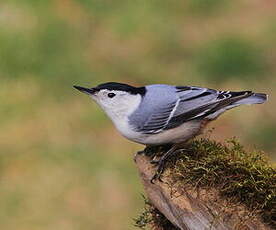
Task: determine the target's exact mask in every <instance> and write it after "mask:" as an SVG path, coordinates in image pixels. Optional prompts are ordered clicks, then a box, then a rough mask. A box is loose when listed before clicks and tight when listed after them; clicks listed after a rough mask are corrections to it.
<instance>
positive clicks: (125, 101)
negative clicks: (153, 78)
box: [74, 82, 146, 120]
mask: <svg viewBox="0 0 276 230" xmlns="http://www.w3.org/2000/svg"><path fill="white" fill-rule="evenodd" d="M74 87H75V88H76V89H78V90H79V91H81V92H83V93H86V94H88V95H89V96H90V97H91V98H92V99H93V100H95V101H96V102H97V103H98V104H99V105H100V106H101V107H102V109H103V110H104V111H105V112H106V113H107V115H108V116H109V117H110V118H111V119H112V120H113V119H116V118H119V117H125V116H128V115H130V114H131V113H132V112H134V111H135V110H136V109H137V108H138V106H139V104H140V102H141V100H142V97H143V96H144V95H145V93H146V89H145V87H139V88H137V87H133V86H130V85H127V84H122V83H116V82H108V83H104V84H100V85H98V86H96V87H93V88H84V87H81V86H74Z"/></svg>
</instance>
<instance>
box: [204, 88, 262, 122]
mask: <svg viewBox="0 0 276 230" xmlns="http://www.w3.org/2000/svg"><path fill="white" fill-rule="evenodd" d="M229 94H230V95H231V97H230V98H229V99H226V101H225V103H222V104H221V105H220V104H219V105H218V106H217V108H214V109H213V111H212V110H211V111H209V115H207V116H206V118H208V119H210V120H213V119H216V118H217V117H218V116H219V115H221V114H222V113H224V112H225V111H226V110H229V109H232V108H234V107H237V106H240V105H251V104H262V103H264V102H265V101H266V100H267V95H266V94H264V93H253V92H251V91H242V92H229ZM239 98H240V99H239ZM227 101H228V103H227ZM231 101H232V102H231Z"/></svg>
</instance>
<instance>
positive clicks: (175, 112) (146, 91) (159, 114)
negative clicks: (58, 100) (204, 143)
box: [74, 82, 267, 180]
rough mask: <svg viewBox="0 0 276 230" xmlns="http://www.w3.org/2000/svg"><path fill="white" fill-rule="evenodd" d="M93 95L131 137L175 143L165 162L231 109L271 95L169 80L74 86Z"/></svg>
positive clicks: (148, 142) (153, 142)
mask: <svg viewBox="0 0 276 230" xmlns="http://www.w3.org/2000/svg"><path fill="white" fill-rule="evenodd" d="M74 87H75V88H76V89H78V90H80V91H81V92H83V93H86V94H88V95H89V96H91V97H92V99H94V100H95V101H96V102H97V103H98V104H99V105H100V106H101V107H102V109H103V110H104V111H105V112H106V114H107V115H108V116H109V118H110V119H111V120H112V121H113V123H114V125H115V126H116V128H117V129H118V131H119V132H120V133H121V134H122V135H123V136H124V137H126V138H127V139H129V140H132V141H134V142H138V143H141V144H144V145H147V146H151V145H163V144H173V147H172V148H171V149H170V150H169V151H168V152H167V153H166V154H164V155H163V156H162V157H161V159H160V160H159V161H158V169H157V173H156V174H155V176H154V177H153V179H152V180H154V179H156V178H157V177H159V176H160V174H161V173H162V171H163V168H164V162H165V161H166V159H168V157H169V156H170V155H172V154H173V153H174V152H175V150H176V149H177V148H178V147H177V144H179V143H183V142H186V141H188V140H189V139H191V138H193V137H194V136H196V135H198V134H200V133H201V131H202V129H203V128H204V127H205V125H206V124H207V123H208V122H210V121H212V120H214V119H216V118H217V117H218V116H219V115H221V114H222V113H223V112H225V111H226V110H228V109H231V108H234V107H237V106H239V105H243V104H261V103H263V102H265V101H266V100H267V95H266V94H263V93H254V92H252V91H241V92H232V91H218V90H214V89H208V88H201V87H194V86H172V85H165V84H156V85H147V86H144V87H133V86H130V85H127V84H122V83H116V82H108V83H104V84H100V85H98V86H96V87H93V88H84V87H80V86H74Z"/></svg>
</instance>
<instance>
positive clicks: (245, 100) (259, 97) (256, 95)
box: [230, 93, 267, 106]
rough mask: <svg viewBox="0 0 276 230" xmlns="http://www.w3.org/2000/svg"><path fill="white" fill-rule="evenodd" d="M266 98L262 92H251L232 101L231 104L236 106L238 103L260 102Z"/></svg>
mask: <svg viewBox="0 0 276 230" xmlns="http://www.w3.org/2000/svg"><path fill="white" fill-rule="evenodd" d="M266 100H267V95H266V94H264V93H253V94H252V95H251V96H249V97H246V98H243V99H241V100H238V101H236V102H234V103H233V104H231V105H230V106H232V105H235V106H238V105H244V104H245V105H251V104H262V103H264V102H265V101H266Z"/></svg>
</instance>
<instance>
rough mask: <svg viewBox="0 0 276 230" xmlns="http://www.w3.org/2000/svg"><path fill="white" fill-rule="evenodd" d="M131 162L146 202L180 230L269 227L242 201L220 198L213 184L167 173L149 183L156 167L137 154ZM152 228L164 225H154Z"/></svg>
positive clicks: (269, 227)
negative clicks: (193, 182)
mask: <svg viewBox="0 0 276 230" xmlns="http://www.w3.org/2000/svg"><path fill="white" fill-rule="evenodd" d="M135 162H136V165H137V168H138V170H139V174H140V178H141V180H142V183H143V185H144V188H145V192H146V196H147V198H148V199H149V201H150V203H151V204H152V205H153V206H154V207H155V208H157V209H158V210H159V211H160V212H161V213H162V214H163V215H164V216H165V217H166V218H167V219H168V220H169V221H170V222H171V223H172V224H173V225H174V226H176V227H178V228H179V229H181V230H205V229H212V230H230V229H231V230H233V229H237V230H270V229H273V228H272V227H271V226H268V225H266V224H264V223H263V220H262V219H261V218H260V216H259V215H258V214H252V211H251V210H250V211H249V210H248V209H247V207H246V206H245V205H243V204H242V203H233V202H231V201H229V199H225V198H222V197H221V196H220V195H219V191H217V188H208V189H206V188H195V187H193V186H189V185H188V184H186V185H181V184H180V185H179V184H175V183H174V182H173V180H171V178H170V175H168V174H167V173H165V174H164V176H163V177H162V181H158V180H156V181H155V183H154V184H153V183H151V181H150V179H151V178H152V176H153V175H154V173H155V170H156V167H155V166H154V165H152V164H151V163H150V159H149V157H147V156H145V155H137V156H136V157H135ZM222 176H223V175H222ZM253 213H254V212H253ZM153 229H164V228H158V227H156V226H155V227H153ZM175 229H177V228H175ZM164 230H166V229H164Z"/></svg>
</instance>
